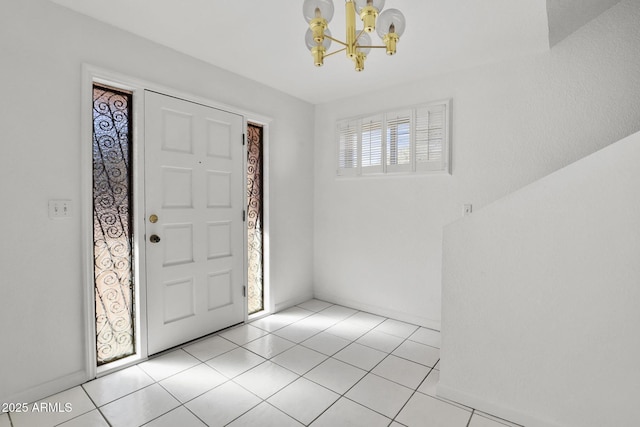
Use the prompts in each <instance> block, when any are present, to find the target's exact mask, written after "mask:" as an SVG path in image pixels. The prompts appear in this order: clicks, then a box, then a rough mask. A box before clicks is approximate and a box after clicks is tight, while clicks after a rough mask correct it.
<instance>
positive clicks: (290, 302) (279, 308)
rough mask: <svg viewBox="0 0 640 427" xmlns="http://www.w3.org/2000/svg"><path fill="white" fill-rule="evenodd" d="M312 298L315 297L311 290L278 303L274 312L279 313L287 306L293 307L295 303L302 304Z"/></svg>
mask: <svg viewBox="0 0 640 427" xmlns="http://www.w3.org/2000/svg"><path fill="white" fill-rule="evenodd" d="M311 298H313V294H311V292H309V293H308V294H305V295H301V296H299V297H296V298H291V299H288V300H286V301H283V302H281V303H278V304H276V305H275V308H274V311H273V312H274V313H277V312H279V311H282V310H286V309H287V308H290V307H293V306H294V305H298V304H302V303H303V302H305V301H308V300H310V299H311Z"/></svg>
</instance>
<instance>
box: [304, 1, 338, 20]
mask: <svg viewBox="0 0 640 427" xmlns="http://www.w3.org/2000/svg"><path fill="white" fill-rule="evenodd" d="M316 9H319V10H320V16H321V17H322V18H324V19H326V20H327V22H329V21H331V19H332V18H333V12H334V9H333V0H304V3H303V4H302V14H303V15H304V19H305V20H306V21H307V22H311V20H312V19H315V18H317V16H316Z"/></svg>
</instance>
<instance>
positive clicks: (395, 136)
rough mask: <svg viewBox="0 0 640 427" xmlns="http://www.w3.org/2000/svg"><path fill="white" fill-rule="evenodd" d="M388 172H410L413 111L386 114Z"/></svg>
mask: <svg viewBox="0 0 640 427" xmlns="http://www.w3.org/2000/svg"><path fill="white" fill-rule="evenodd" d="M386 117H387V121H386V124H387V126H386V146H387V150H386V154H387V171H388V172H401V171H410V170H411V162H412V157H413V156H412V155H411V153H412V151H413V150H412V147H411V110H401V111H393V112H389V113H387V114H386Z"/></svg>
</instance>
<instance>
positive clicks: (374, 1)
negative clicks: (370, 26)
mask: <svg viewBox="0 0 640 427" xmlns="http://www.w3.org/2000/svg"><path fill="white" fill-rule="evenodd" d="M367 6H373V7H375V8H376V9H378V12H380V11H382V9H383V8H384V0H356V10H357V11H358V13H360V12H362V9H363V8H365V7H367Z"/></svg>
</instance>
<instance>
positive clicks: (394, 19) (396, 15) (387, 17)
mask: <svg viewBox="0 0 640 427" xmlns="http://www.w3.org/2000/svg"><path fill="white" fill-rule="evenodd" d="M391 25H393V26H394V27H395V28H394V31H393V32H394V33H396V34H397V35H398V37H400V36H402V34H403V33H404V30H405V27H406V25H407V22H406V20H405V19H404V15H403V14H402V12H400V11H399V10H398V9H387V10H385V11H384V12H382V13H381V14H380V15H379V16H378V24H377V25H376V31H377V32H378V35H379V36H380V38H384V36H385V35H386V34H388V33H390V32H391V31H390V27H391Z"/></svg>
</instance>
